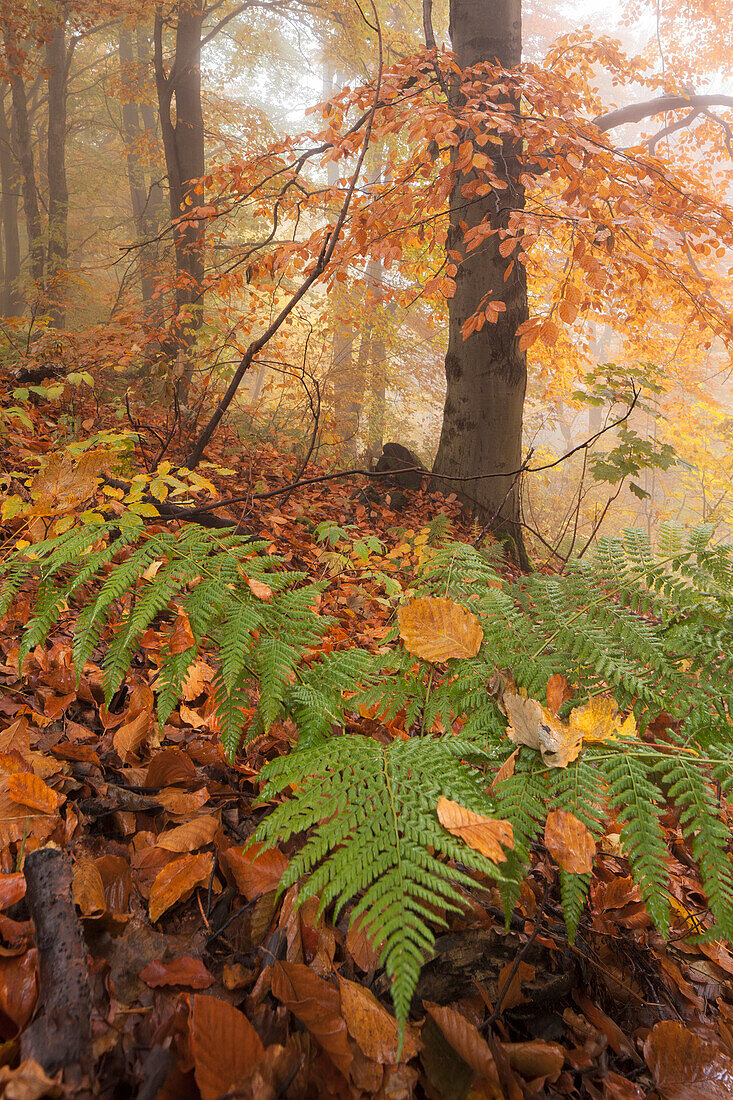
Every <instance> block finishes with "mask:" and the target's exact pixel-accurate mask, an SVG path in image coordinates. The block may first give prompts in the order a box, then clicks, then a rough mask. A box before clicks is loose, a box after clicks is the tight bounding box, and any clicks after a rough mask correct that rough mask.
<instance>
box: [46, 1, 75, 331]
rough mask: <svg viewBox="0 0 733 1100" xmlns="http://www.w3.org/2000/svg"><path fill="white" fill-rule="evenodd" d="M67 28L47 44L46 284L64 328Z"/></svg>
mask: <svg viewBox="0 0 733 1100" xmlns="http://www.w3.org/2000/svg"><path fill="white" fill-rule="evenodd" d="M69 60H70V59H67V56H66V28H65V25H64V24H63V23H62V24H60V25H59V26H56V27H54V29H53V33H52V35H51V37H50V38H49V40H48V42H47V44H46V66H47V68H48V70H49V76H48V280H47V290H46V293H47V297H48V301H49V307H50V314H51V323H52V324H53V325H54V326H55V327H56V328H64V327H65V326H66V303H65V299H66V289H67V284H68V271H67V265H68V257H69V242H68V221H69V190H68V187H67V184H66V95H67V84H68V76H69V67H68V66H69Z"/></svg>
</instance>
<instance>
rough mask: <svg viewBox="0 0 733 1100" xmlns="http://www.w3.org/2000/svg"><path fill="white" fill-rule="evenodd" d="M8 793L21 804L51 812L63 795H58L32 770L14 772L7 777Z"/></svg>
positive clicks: (56, 807) (42, 811)
mask: <svg viewBox="0 0 733 1100" xmlns="http://www.w3.org/2000/svg"><path fill="white" fill-rule="evenodd" d="M7 790H8V794H9V795H10V797H11V798H12V799H13V801H14V802H17V803H19V804H20V805H21V806H29V807H30V808H31V809H32V810H40V812H41V813H44V814H52V813H54V811H55V810H57V809H58V807H59V805H60V804H61V802H62V801H64V799H63V797H62V796H60V795H58V794H57V793H56V791H54V790H53V789H52V788H51V787H49V786H48V784H47V783H44V782H43V780H42V779H41V778H40V777H39V776H37V775H34V774H33V772H15V773H14V774H13V775H11V776H9V777H8V786H7Z"/></svg>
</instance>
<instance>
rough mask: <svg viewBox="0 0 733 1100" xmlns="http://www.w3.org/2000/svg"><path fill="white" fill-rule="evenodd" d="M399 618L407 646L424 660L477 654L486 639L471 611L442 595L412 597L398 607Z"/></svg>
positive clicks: (438, 661) (401, 633)
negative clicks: (415, 598)
mask: <svg viewBox="0 0 733 1100" xmlns="http://www.w3.org/2000/svg"><path fill="white" fill-rule="evenodd" d="M397 618H398V621H399V626H400V637H401V638H402V641H403V642H404V644H405V648H406V649H407V650H408V652H409V653H413V654H414V655H415V656H416V657H421V658H422V659H423V660H424V661H432V662H434V663H442V662H443V661H448V660H450V659H451V657H475V656H476V654H477V653H478V651H479V648H480V646H481V642H482V641H483V638H484V632H483V630H482V629H481V626H480V624H479V621H478V619H477V618H476V616H475V615H474V614H472V612H470V611H467V610H466V608H465V607H462V606H461V605H460V604H459V603H454V602H453V600H447V599H443V598H441V597H427V598H425V599H418V600H410V602H409V603H406V604H404V605H403V606H402V607H401V608H400V609H399V611H398V613H397Z"/></svg>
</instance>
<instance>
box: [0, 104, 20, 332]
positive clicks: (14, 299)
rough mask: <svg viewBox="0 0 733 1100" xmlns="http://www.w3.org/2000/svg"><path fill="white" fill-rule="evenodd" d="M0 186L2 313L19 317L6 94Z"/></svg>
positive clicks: (0, 119)
mask: <svg viewBox="0 0 733 1100" xmlns="http://www.w3.org/2000/svg"><path fill="white" fill-rule="evenodd" d="M0 187H1V188H2V222H3V238H4V241H5V257H4V260H5V262H4V265H3V293H2V313H4V314H5V316H7V317H19V316H20V315H21V313H22V311H23V296H22V294H21V291H20V234H19V232H18V172H17V165H16V162H15V155H14V151H13V140H12V132H11V127H10V126H9V125H8V119H7V115H6V114H5V97H4V96H3V98H2V101H0Z"/></svg>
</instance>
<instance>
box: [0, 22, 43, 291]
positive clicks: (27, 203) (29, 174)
mask: <svg viewBox="0 0 733 1100" xmlns="http://www.w3.org/2000/svg"><path fill="white" fill-rule="evenodd" d="M4 38H5V52H6V55H7V58H8V69H9V72H10V80H11V84H10V87H11V92H12V101H13V119H14V122H15V136H16V142H17V150H18V160H19V161H20V172H21V183H22V187H21V190H22V194H23V211H24V214H25V224H26V231H27V234H28V252H29V255H30V264H31V275H32V277H33V280H34V282H35V283H36V285H37V286H38V288H39V290H42V287H43V271H44V260H43V236H42V233H41V212H40V208H39V205H38V189H37V187H36V169H35V164H34V159H33V143H32V140H31V129H30V123H29V121H28V100H27V98H26V92H25V82H24V80H23V71H22V68H21V65H20V62H19V61H18V56H19V51H18V48H17V46H16V45H15V43H14V42H13V39H12V37H11V34H10V32H9V30H8V28H7V26H6V28H5V32H4Z"/></svg>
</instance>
